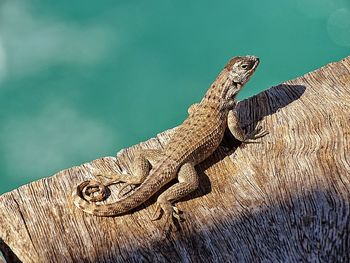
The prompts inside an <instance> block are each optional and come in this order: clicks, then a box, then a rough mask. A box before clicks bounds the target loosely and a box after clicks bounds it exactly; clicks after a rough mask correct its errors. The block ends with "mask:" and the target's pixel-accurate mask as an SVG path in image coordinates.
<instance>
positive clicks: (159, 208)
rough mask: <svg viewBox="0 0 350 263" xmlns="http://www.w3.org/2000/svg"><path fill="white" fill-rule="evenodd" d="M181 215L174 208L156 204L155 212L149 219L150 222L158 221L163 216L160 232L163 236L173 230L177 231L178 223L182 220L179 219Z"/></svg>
mask: <svg viewBox="0 0 350 263" xmlns="http://www.w3.org/2000/svg"><path fill="white" fill-rule="evenodd" d="M181 214H182V212H181V211H180V210H179V209H178V208H177V207H176V206H173V205H169V204H159V203H157V205H156V210H155V212H154V214H153V216H152V217H151V220H152V221H155V220H158V219H160V218H161V217H162V215H163V217H164V225H163V227H162V232H163V233H165V234H168V233H169V232H170V231H171V230H173V229H175V230H178V229H179V224H178V222H181V221H183V220H184V219H183V218H182V217H181ZM174 219H176V220H174Z"/></svg>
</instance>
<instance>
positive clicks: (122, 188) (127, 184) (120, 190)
mask: <svg viewBox="0 0 350 263" xmlns="http://www.w3.org/2000/svg"><path fill="white" fill-rule="evenodd" d="M128 186H131V188H130V189H129V190H128V191H127V192H125V193H123V191H124V189H125V188H127V187H128ZM135 188H136V185H135V184H129V183H125V184H124V185H123V186H122V187H121V188H120V189H119V193H118V198H119V199H120V198H122V197H123V196H124V195H126V194H128V193H130V192H131V191H132V190H134V189H135Z"/></svg>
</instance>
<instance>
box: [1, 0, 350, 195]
mask: <svg viewBox="0 0 350 263" xmlns="http://www.w3.org/2000/svg"><path fill="white" fill-rule="evenodd" d="M246 54H254V55H257V56H259V57H260V59H261V65H260V67H259V69H258V71H257V72H256V74H255V76H254V77H253V78H252V80H251V81H250V82H249V84H248V85H247V86H246V87H245V89H244V90H243V92H242V93H241V94H240V97H239V98H240V99H244V98H246V97H249V96H252V95H254V94H256V93H259V92H261V91H262V90H264V89H267V88H269V87H270V86H272V85H276V84H278V83H280V82H282V81H286V80H288V79H291V78H294V77H297V76H300V75H302V74H304V73H306V72H308V71H311V70H314V69H317V68H319V67H321V66H323V65H325V64H326V63H328V62H332V61H337V60H339V59H341V58H343V57H345V56H348V55H350V1H349V0H290V1H279V0H274V1H261V0H252V1H232V0H231V1H204V0H202V1H184V0H176V1H175V0H157V1H141V0H134V1H130V0H118V1H112V0H111V1H103V0H101V1H84V0H74V1H68V0H60V1H43V0H31V1H26V0H0V107H1V109H0V156H1V157H0V194H1V193H4V192H6V191H10V190H12V189H14V188H17V187H18V186H20V185H22V184H25V183H28V182H31V181H33V180H36V179H39V178H42V177H46V176H50V175H53V174H54V173H56V172H58V171H60V170H62V169H66V168H69V167H71V166H75V165H79V164H81V163H84V162H88V161H90V160H93V159H96V158H99V157H102V156H114V155H115V154H116V152H118V151H119V150H120V149H122V148H125V147H128V146H131V145H133V144H137V143H138V142H140V141H144V140H147V139H148V138H151V137H154V136H155V135H156V134H157V133H159V132H161V131H163V130H166V129H168V128H172V127H174V126H176V125H178V124H179V123H181V121H182V120H183V119H184V118H185V116H186V115H187V108H188V106H189V105H190V104H192V103H194V102H197V101H199V100H200V99H201V97H202V96H203V94H204V93H205V91H206V89H207V88H208V87H209V85H210V84H211V83H212V81H213V80H214V79H215V77H216V76H217V74H218V73H219V72H220V70H221V69H222V67H223V66H224V65H225V63H226V62H227V61H228V60H229V59H230V58H231V57H232V56H236V55H246Z"/></svg>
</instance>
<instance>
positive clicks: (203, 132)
mask: <svg viewBox="0 0 350 263" xmlns="http://www.w3.org/2000/svg"><path fill="white" fill-rule="evenodd" d="M258 65H259V58H257V57H256V56H238V57H233V58H232V59H231V60H230V61H229V62H228V63H227V64H226V66H225V67H224V68H223V70H222V71H221V72H220V74H219V76H218V77H217V78H216V80H215V81H214V82H213V83H212V85H211V86H210V87H209V89H208V91H207V92H206V94H205V96H204V98H203V99H202V100H201V101H200V102H199V103H196V104H193V105H192V106H191V107H190V108H189V109H188V117H187V118H186V119H185V121H184V122H183V123H182V124H181V125H180V126H178V127H177V128H176V129H175V131H174V133H173V134H172V135H171V137H170V139H169V142H168V143H167V144H166V146H165V147H164V149H162V150H159V149H154V150H152V149H149V150H139V151H138V152H137V154H135V157H134V159H133V162H132V175H129V174H119V173H114V172H112V173H107V174H95V177H96V178H99V179H96V180H88V181H84V182H82V183H81V184H79V185H78V186H77V187H76V189H75V190H74V191H73V193H72V199H73V203H74V204H75V205H76V206H77V207H78V208H80V209H81V210H83V211H84V212H86V213H88V214H92V215H95V216H117V215H122V214H125V213H128V212H130V211H131V210H132V209H134V208H136V207H138V206H140V205H141V204H143V203H144V202H146V201H147V200H148V199H150V198H151V197H152V196H153V195H155V194H156V193H157V192H159V191H160V189H161V188H162V187H164V186H165V185H167V184H168V183H169V182H171V181H174V180H175V179H177V181H176V183H175V184H173V185H171V186H170V187H169V188H167V189H166V190H164V192H163V193H161V194H160V195H159V196H158V198H157V203H156V209H155V212H154V214H153V216H152V218H151V220H157V219H160V218H161V217H162V216H163V217H165V219H164V220H165V221H164V227H163V228H164V230H165V231H166V230H169V229H170V228H171V226H172V225H174V223H175V222H174V221H176V220H181V219H182V218H181V217H180V211H179V210H178V209H177V207H176V206H175V205H174V203H175V202H176V201H178V200H179V199H181V198H182V197H184V196H186V195H188V194H189V193H191V192H193V191H194V190H196V189H197V187H198V185H199V183H200V178H199V177H198V174H197V172H196V169H195V166H196V165H198V164H199V163H201V162H203V161H204V160H205V159H207V158H208V157H209V156H210V155H211V154H212V153H213V152H214V151H215V150H216V149H217V148H218V147H219V145H220V143H221V141H222V139H223V136H224V133H225V130H226V128H228V130H229V131H230V132H231V134H232V135H233V136H234V137H235V138H236V139H237V140H239V141H241V142H243V143H249V142H254V141H255V140H256V139H258V138H261V137H263V136H265V135H266V134H267V132H266V131H264V130H262V129H261V127H259V128H258V129H255V130H254V131H253V132H251V133H249V134H245V132H244V130H243V129H242V128H241V126H240V123H239V120H238V116H237V113H236V111H235V107H236V105H237V99H236V96H237V94H238V92H239V91H240V90H241V89H242V87H243V86H244V85H245V84H246V83H247V81H248V80H249V79H250V77H251V76H252V75H253V74H254V72H255V70H256V68H257V66H258ZM101 176H104V177H106V178H109V179H110V181H108V182H105V183H103V182H102V181H103V180H101V178H102V177H101ZM116 183H125V185H124V186H123V189H124V188H125V187H127V186H134V187H136V186H137V187H136V188H135V189H134V190H133V191H131V192H128V193H126V194H124V195H123V196H122V197H120V199H119V200H117V201H116V202H114V203H107V204H101V203H99V204H98V203H97V202H98V201H103V200H105V199H106V197H107V192H108V190H107V187H108V186H109V185H112V184H116ZM119 193H121V192H119ZM174 219H176V220H174Z"/></svg>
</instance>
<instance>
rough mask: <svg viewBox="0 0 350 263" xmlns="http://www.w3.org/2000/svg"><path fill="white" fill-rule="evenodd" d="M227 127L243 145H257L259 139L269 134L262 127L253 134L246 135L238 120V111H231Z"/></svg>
mask: <svg viewBox="0 0 350 263" xmlns="http://www.w3.org/2000/svg"><path fill="white" fill-rule="evenodd" d="M227 127H228V129H229V130H230V132H231V133H232V135H233V136H234V137H235V138H236V139H237V140H239V141H241V142H243V143H255V142H256V141H255V140H256V139H259V138H261V137H264V136H265V135H267V134H268V132H267V131H265V130H261V127H259V128H258V129H256V130H254V131H253V132H251V133H249V134H245V132H244V131H243V129H242V128H241V126H240V124H239V120H238V116H237V113H236V111H234V110H233V111H232V110H231V111H229V113H228V116H227Z"/></svg>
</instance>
